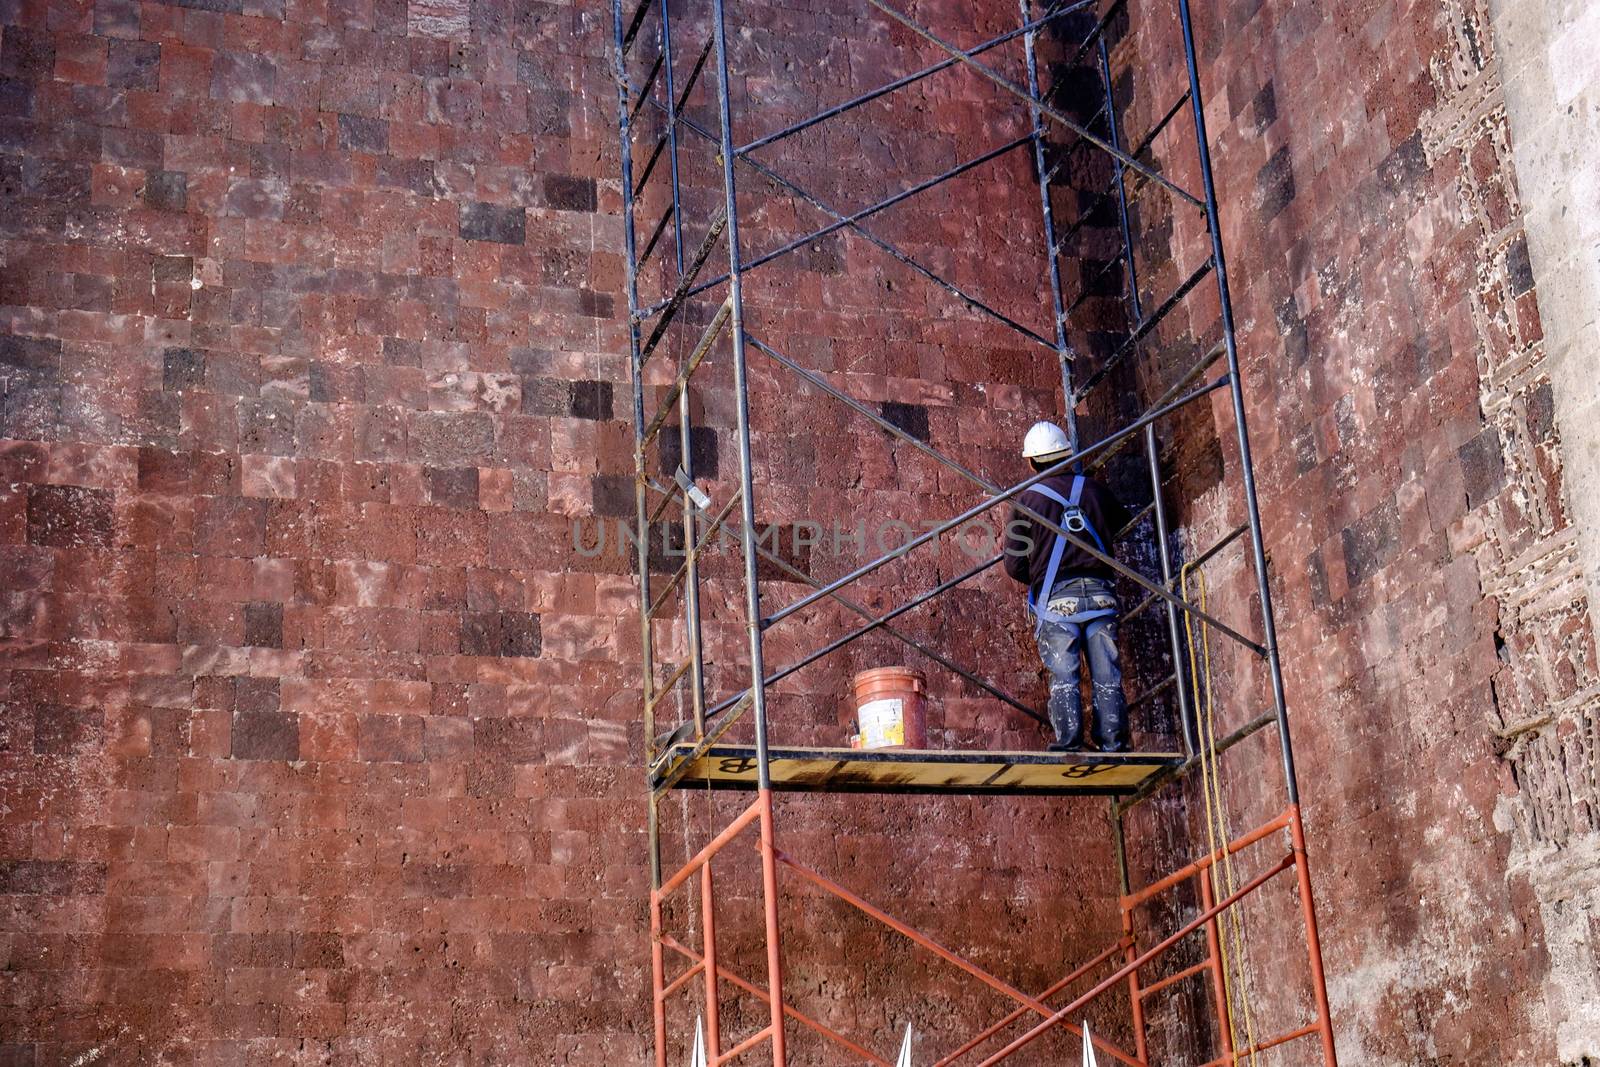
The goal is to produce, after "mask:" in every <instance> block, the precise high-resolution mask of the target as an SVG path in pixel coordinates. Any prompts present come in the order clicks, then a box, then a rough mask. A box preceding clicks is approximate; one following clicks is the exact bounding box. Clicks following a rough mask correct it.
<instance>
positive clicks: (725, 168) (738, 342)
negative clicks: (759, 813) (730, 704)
mask: <svg viewBox="0 0 1600 1067" xmlns="http://www.w3.org/2000/svg"><path fill="white" fill-rule="evenodd" d="M614 2H618V3H620V0H614ZM711 26H712V32H713V33H714V35H715V37H716V47H717V110H718V118H719V125H720V127H721V141H722V188H723V197H724V200H725V210H726V211H727V216H728V229H727V234H726V238H725V239H726V240H727V242H728V287H729V292H728V299H729V302H730V303H731V304H732V306H733V311H732V314H731V321H730V323H729V329H731V330H732V331H733V391H734V397H735V414H736V415H737V419H736V422H737V426H736V431H735V432H736V433H737V435H738V438H739V442H738V443H739V512H740V518H741V520H742V521H741V523H740V530H739V541H740V544H741V547H742V549H743V552H744V587H745V588H744V591H745V630H746V633H747V634H748V637H749V641H750V695H751V708H750V711H751V717H752V719H753V720H754V723H755V734H756V762H757V764H758V766H757V768H756V775H757V786H758V788H760V789H770V788H771V787H772V768H771V766H769V764H768V758H767V692H766V686H765V684H764V679H765V678H766V672H765V671H764V670H763V668H762V663H761V587H760V584H759V582H758V581H757V578H756V501H755V496H756V494H755V482H754V478H753V477H752V475H751V460H750V387H749V382H748V380H747V369H746V366H745V338H744V289H743V285H742V282H743V279H742V277H741V275H742V273H743V272H742V270H741V268H740V264H739V197H738V192H737V186H736V185H735V182H734V172H733V163H734V154H733V114H732V101H731V99H730V96H729V89H728V33H727V26H726V16H725V14H724V11H723V0H712V4H711Z"/></svg>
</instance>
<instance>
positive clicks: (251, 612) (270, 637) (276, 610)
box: [244, 603, 283, 648]
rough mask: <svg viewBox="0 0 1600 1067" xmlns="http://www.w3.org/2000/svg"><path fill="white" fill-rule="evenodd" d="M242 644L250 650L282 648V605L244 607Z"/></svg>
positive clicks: (261, 604) (268, 604)
mask: <svg viewBox="0 0 1600 1067" xmlns="http://www.w3.org/2000/svg"><path fill="white" fill-rule="evenodd" d="M244 643H245V644H246V645H249V646H250V647H252V648H282V647H283V605H282V604H271V603H259V604H246V605H245V606H244Z"/></svg>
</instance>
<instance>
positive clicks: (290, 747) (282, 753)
mask: <svg viewBox="0 0 1600 1067" xmlns="http://www.w3.org/2000/svg"><path fill="white" fill-rule="evenodd" d="M231 755H232V756H233V758H234V759H254V760H297V759H299V758H300V716H298V715H294V714H291V713H288V712H281V711H235V712H234V713H233V750H232V753H231Z"/></svg>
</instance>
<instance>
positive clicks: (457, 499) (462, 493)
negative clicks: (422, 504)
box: [422, 467, 478, 510]
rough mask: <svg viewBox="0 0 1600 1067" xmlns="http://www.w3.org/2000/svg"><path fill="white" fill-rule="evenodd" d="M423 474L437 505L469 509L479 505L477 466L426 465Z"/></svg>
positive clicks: (431, 497)
mask: <svg viewBox="0 0 1600 1067" xmlns="http://www.w3.org/2000/svg"><path fill="white" fill-rule="evenodd" d="M422 474H423V477H424V479H425V480H426V481H427V483H428V498H429V499H430V500H432V501H433V503H434V504H435V505H438V506H439V507H446V508H466V509H468V510H471V509H473V508H476V507H477V506H478V468H477V467H425V468H424V469H423V471H422Z"/></svg>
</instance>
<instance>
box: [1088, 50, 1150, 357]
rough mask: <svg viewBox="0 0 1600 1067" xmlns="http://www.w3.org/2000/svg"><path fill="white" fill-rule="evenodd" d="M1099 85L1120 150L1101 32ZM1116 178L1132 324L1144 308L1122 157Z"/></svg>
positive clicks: (1140, 318)
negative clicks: (1134, 257)
mask: <svg viewBox="0 0 1600 1067" xmlns="http://www.w3.org/2000/svg"><path fill="white" fill-rule="evenodd" d="M1097 51H1098V53H1099V57H1100V85H1101V88H1102V89H1104V91H1105V100H1106V104H1105V107H1106V124H1107V128H1108V129H1109V131H1110V133H1111V138H1110V140H1111V147H1113V148H1115V149H1117V150H1118V151H1119V152H1120V151H1121V150H1122V136H1121V128H1120V126H1119V125H1118V123H1117V100H1116V94H1115V93H1113V92H1112V91H1111V53H1110V52H1109V51H1108V50H1107V49H1106V39H1105V35H1104V34H1101V35H1100V42H1099V48H1098V50H1097ZM1111 165H1112V167H1114V168H1115V173H1116V178H1117V221H1118V223H1119V224H1120V226H1121V228H1122V255H1123V262H1124V264H1125V265H1126V266H1127V268H1128V308H1129V310H1131V311H1132V312H1133V324H1134V326H1135V327H1137V326H1138V325H1139V323H1141V322H1143V321H1144V308H1143V307H1142V305H1141V301H1140V299H1139V271H1138V267H1137V266H1136V265H1135V263H1134V259H1133V227H1132V226H1131V225H1130V224H1129V222H1128V186H1127V184H1126V182H1124V181H1123V174H1124V171H1123V167H1122V160H1120V159H1118V158H1117V157H1116V156H1112V157H1111Z"/></svg>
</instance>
